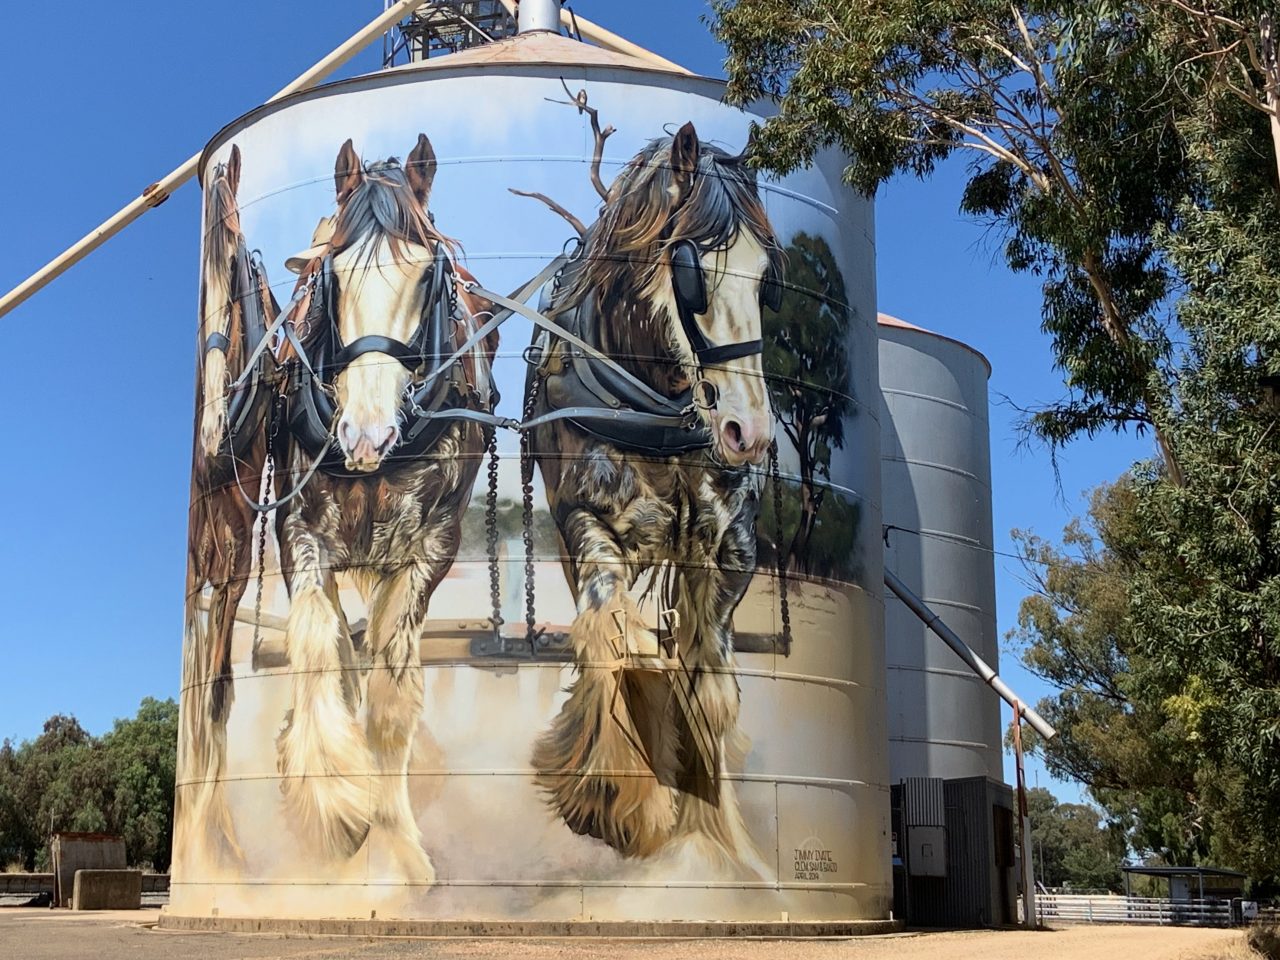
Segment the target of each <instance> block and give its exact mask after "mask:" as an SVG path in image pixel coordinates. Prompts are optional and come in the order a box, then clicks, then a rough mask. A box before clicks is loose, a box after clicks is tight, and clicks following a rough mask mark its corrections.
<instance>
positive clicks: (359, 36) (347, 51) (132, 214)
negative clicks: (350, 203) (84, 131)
mask: <svg viewBox="0 0 1280 960" xmlns="http://www.w3.org/2000/svg"><path fill="white" fill-rule="evenodd" d="M425 2H426V0H399V2H398V3H396V4H394V5H392V6H390V7H388V8H387V9H386V10H384V11H383V12H382V14H381V15H380V16H378V17H376V18H375V19H373V20H371V21H369V23H368V24H367V25H365V26H364V27H362V28H361V29H360V30H359V32H357V33H355V34H354V35H353V36H352V37H351V38H350V39H349V40H347V41H346V42H345V43H343V44H342V45H340V46H339V47H337V48H336V49H335V50H334V51H333V52H332V53H330V54H329V55H328V56H327V57H325V58H324V59H322V60H320V61H318V62H317V63H316V64H315V65H314V66H313V67H312V68H311V69H310V70H308V71H307V72H306V73H304V74H302V75H301V76H300V77H298V78H297V79H296V80H294V81H293V82H292V83H290V84H289V85H288V86H286V87H285V88H284V89H282V90H281V91H280V92H279V93H277V94H276V95H275V96H274V97H272V98H271V100H279V99H280V98H282V97H287V96H289V95H290V94H293V93H298V92H299V91H302V90H306V89H307V88H309V87H313V86H315V85H316V84H317V83H319V82H320V81H321V80H323V79H324V78H325V77H327V76H329V75H330V74H331V73H333V72H334V71H335V70H337V69H338V68H339V67H341V66H343V65H344V64H345V63H347V62H348V61H349V60H351V58H352V57H354V56H355V55H356V54H357V53H359V52H360V51H361V50H362V49H364V47H365V46H367V45H368V44H369V43H370V42H371V41H372V40H375V39H376V38H378V37H379V36H381V35H382V34H384V33H385V32H386V31H387V30H388V29H390V27H391V26H393V25H394V24H396V23H399V22H400V21H401V20H402V19H404V17H406V16H408V15H409V14H410V13H412V12H413V11H414V10H416V9H417V8H418V7H420V6H422V4H423V3H425ZM271 100H268V101H267V102H268V103H270V102H271ZM199 164H200V154H199V153H197V154H196V155H195V156H193V157H191V158H190V159H188V160H187V161H186V162H185V163H183V164H182V165H181V166H180V167H178V168H177V169H175V170H173V171H172V172H170V173H169V174H168V175H166V176H164V177H162V178H161V179H160V180H158V181H156V182H155V183H153V184H151V186H149V187H147V188H146V189H145V190H143V191H142V193H141V195H139V196H138V197H136V198H134V199H133V200H132V201H131V202H130V203H128V204H127V205H126V206H125V207H123V208H122V209H121V210H120V211H119V212H117V213H116V214H115V215H114V216H112V217H110V218H109V219H108V220H106V221H104V222H103V223H101V224H99V225H98V226H97V227H96V228H95V229H93V230H92V231H90V232H89V233H87V234H85V235H84V236H83V237H81V238H80V239H79V240H78V241H76V242H75V243H73V244H72V245H71V246H70V247H68V248H67V249H66V250H64V251H63V252H62V253H61V254H59V255H58V256H57V257H55V258H54V259H53V260H50V261H49V262H48V263H47V264H45V265H44V266H43V267H41V268H40V269H39V270H37V271H36V272H35V273H33V274H32V275H31V276H29V277H27V279H26V280H24V281H22V283H20V284H18V285H17V286H16V287H14V288H13V289H12V290H10V291H9V292H8V293H6V294H5V295H4V296H3V297H0V317H2V316H4V315H5V314H6V313H8V312H9V311H10V310H12V309H13V308H14V307H16V306H17V305H18V304H20V303H22V302H23V301H24V300H26V299H27V298H28V297H30V296H31V295H32V294H33V293H35V292H36V291H37V290H39V289H40V288H41V287H43V286H45V285H46V284H48V283H49V282H50V281H52V280H54V279H56V278H57V277H59V276H61V275H62V274H63V273H65V272H66V271H67V270H68V269H70V268H71V267H73V266H74V265H75V264H77V263H79V262H80V261H81V260H83V259H84V258H85V257H87V256H88V255H89V254H91V253H92V252H93V251H94V250H97V249H98V247H100V246H102V245H103V244H104V243H106V242H107V241H108V240H110V239H111V238H112V237H114V236H115V235H116V234H117V233H119V232H120V231H121V230H123V229H124V228H125V227H127V226H129V224H131V223H133V221H135V220H137V219H138V218H139V217H141V216H142V215H143V214H144V213H146V212H147V211H148V210H150V209H152V208H153V207H158V206H160V204H162V203H164V202H165V201H166V200H168V199H169V194H171V193H173V191H174V190H176V189H177V188H178V187H180V186H182V185H183V184H184V183H186V182H187V181H188V180H190V179H191V178H192V176H194V175H195V173H196V167H197V166H199Z"/></svg>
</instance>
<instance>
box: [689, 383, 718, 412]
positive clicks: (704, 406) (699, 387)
mask: <svg viewBox="0 0 1280 960" xmlns="http://www.w3.org/2000/svg"><path fill="white" fill-rule="evenodd" d="M690 394H691V396H692V399H693V402H692V403H691V404H690V405H689V407H690V409H692V408H695V407H696V408H697V409H699V410H714V409H715V408H716V404H717V403H718V402H719V401H720V395H719V391H717V390H716V385H715V384H714V383H712V382H711V381H710V380H708V379H707V378H706V377H703V378H702V379H701V380H699V381H698V382H697V383H695V384H694V385H693V389H692V390H691V391H690ZM704 396H705V398H706V399H705V400H704V399H703V397H704Z"/></svg>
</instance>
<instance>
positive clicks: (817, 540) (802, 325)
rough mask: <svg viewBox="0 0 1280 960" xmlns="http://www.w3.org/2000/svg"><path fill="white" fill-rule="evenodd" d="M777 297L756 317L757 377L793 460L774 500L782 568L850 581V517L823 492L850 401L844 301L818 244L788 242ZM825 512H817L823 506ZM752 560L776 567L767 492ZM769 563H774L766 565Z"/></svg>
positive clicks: (830, 260) (853, 511) (831, 258)
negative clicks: (773, 306)
mask: <svg viewBox="0 0 1280 960" xmlns="http://www.w3.org/2000/svg"><path fill="white" fill-rule="evenodd" d="M786 253H787V287H786V290H785V291H784V292H783V296H782V303H781V305H780V307H779V310H778V312H777V313H772V312H766V313H765V317H764V368H765V371H766V373H767V375H768V378H769V395H770V399H771V401H772V403H773V409H774V415H775V416H776V417H777V422H778V426H779V427H780V428H781V429H782V433H783V435H784V436H785V437H786V438H787V440H788V441H789V442H790V444H791V447H792V449H793V450H795V452H796V457H797V460H798V474H799V479H800V482H799V485H798V486H797V487H796V488H795V489H794V493H793V491H792V488H791V487H790V486H788V489H787V490H785V491H784V494H783V500H784V503H783V514H784V515H783V517H782V529H783V531H785V533H784V536H787V535H789V542H788V543H786V544H785V546H784V547H783V549H784V550H785V556H786V557H787V564H788V566H789V567H793V568H795V569H797V570H799V571H801V572H802V573H806V574H809V575H812V576H826V577H834V576H841V577H845V576H847V575H848V574H849V573H850V563H851V553H852V550H853V543H854V541H855V540H856V536H855V534H856V530H857V522H858V507H857V505H856V504H855V503H850V502H849V501H847V500H845V499H844V498H842V497H841V496H840V495H839V494H838V493H837V492H835V491H832V490H831V489H830V488H829V486H828V484H829V483H830V481H831V455H832V452H833V451H834V450H838V449H840V448H841V447H843V446H844V430H845V421H846V420H847V419H848V418H849V417H852V416H853V415H854V412H855V408H854V403H853V399H852V397H851V396H850V385H849V356H848V352H847V350H846V348H845V344H846V343H847V342H848V333H849V319H850V316H849V305H848V293H847V291H846V289H845V283H844V276H843V275H842V273H841V271H840V267H839V265H838V264H837V263H836V258H835V255H834V254H833V253H832V252H831V247H830V246H829V245H828V244H827V241H826V240H824V239H822V238H821V237H816V236H811V235H809V234H807V233H798V234H796V236H795V237H794V238H793V239H792V241H791V243H790V244H789V245H788V246H787V250H786ZM824 505H825V506H824ZM759 531H760V538H761V541H762V543H761V547H762V549H761V550H760V554H761V558H762V560H763V558H765V557H769V558H776V556H777V552H778V548H779V545H778V544H775V543H774V539H776V532H777V518H776V517H775V516H774V511H773V493H772V488H770V489H769V490H767V491H766V492H765V503H764V512H763V515H762V517H761V522H760V526H759ZM769 562H770V563H772V562H774V561H773V560H772V559H771V560H770V561H769Z"/></svg>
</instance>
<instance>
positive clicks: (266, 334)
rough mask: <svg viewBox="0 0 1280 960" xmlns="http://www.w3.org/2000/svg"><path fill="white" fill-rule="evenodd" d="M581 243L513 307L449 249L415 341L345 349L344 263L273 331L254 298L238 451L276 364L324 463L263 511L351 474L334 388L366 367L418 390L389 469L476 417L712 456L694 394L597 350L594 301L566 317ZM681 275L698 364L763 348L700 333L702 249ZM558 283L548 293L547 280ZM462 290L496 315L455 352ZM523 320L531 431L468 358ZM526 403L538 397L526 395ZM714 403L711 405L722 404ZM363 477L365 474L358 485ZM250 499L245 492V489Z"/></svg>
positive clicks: (315, 281) (252, 261) (683, 257)
mask: <svg viewBox="0 0 1280 960" xmlns="http://www.w3.org/2000/svg"><path fill="white" fill-rule="evenodd" d="M584 248H585V243H583V242H581V241H580V242H579V243H578V245H577V248H576V249H575V250H574V251H573V253H571V254H565V255H562V256H560V257H557V258H556V259H555V260H553V261H552V262H551V263H550V264H548V265H547V267H545V268H544V269H543V270H542V271H541V272H540V273H539V274H538V275H537V276H536V277H534V278H533V279H531V280H530V281H529V282H528V283H526V284H524V285H523V286H522V287H521V288H520V289H519V290H517V291H515V292H513V293H512V294H511V295H510V296H504V295H502V294H500V293H497V292H495V291H492V290H488V289H486V288H485V287H483V286H481V285H480V284H479V283H476V282H475V281H474V280H464V279H462V278H460V277H459V276H458V274H457V272H456V270H455V269H454V266H453V264H452V261H451V260H450V258H449V256H448V255H447V253H446V252H445V251H444V250H443V248H440V249H437V252H436V257H435V260H434V262H433V264H432V267H431V269H430V270H429V271H428V272H427V273H426V275H425V276H424V278H423V281H422V282H423V283H425V284H427V286H428V289H427V291H426V293H425V296H424V307H423V315H422V318H421V320H420V321H419V323H418V326H417V328H416V329H415V331H414V333H413V336H412V337H410V339H409V341H408V342H407V343H401V342H400V341H398V340H394V339H392V338H390V337H384V336H379V335H369V336H364V337H360V338H359V339H357V340H355V341H353V342H352V343H349V344H344V343H343V342H342V338H341V334H340V332H339V328H338V320H337V293H338V288H337V281H336V279H335V277H334V275H333V252H332V251H329V252H328V253H326V254H325V255H324V256H320V257H316V258H315V259H314V260H312V261H311V263H309V264H308V265H307V267H306V268H305V269H304V270H303V271H302V274H301V275H300V277H299V280H298V284H297V286H296V288H295V290H294V295H293V298H292V299H291V300H290V302H289V303H288V304H287V305H286V306H285V307H284V308H283V309H282V310H281V311H280V313H279V314H278V315H277V316H276V318H275V319H274V320H273V321H272V322H271V323H270V324H267V323H266V320H265V317H264V315H263V313H262V309H261V299H260V298H259V297H257V296H249V297H244V298H242V299H243V301H244V303H245V308H244V324H243V334H242V336H244V337H245V346H246V347H247V346H248V344H250V343H253V344H254V347H253V350H252V352H251V353H250V355H249V357H248V359H247V361H246V364H245V367H244V370H243V371H242V373H241V374H240V376H239V377H237V379H236V380H235V381H233V383H232V384H231V387H230V389H229V391H228V395H229V406H228V425H229V430H228V440H227V441H225V442H227V443H229V444H230V448H231V450H233V451H237V456H239V455H240V452H242V451H245V450H247V449H248V445H249V444H250V443H251V442H252V440H253V436H254V431H255V430H256V429H257V428H259V427H260V426H261V424H262V422H263V420H264V413H265V410H266V406H267V404H268V403H269V402H270V394H271V392H272V391H271V389H270V387H271V386H272V385H273V384H278V383H280V382H281V379H282V378H281V377H280V376H279V375H272V374H269V372H268V366H267V365H268V363H269V362H274V364H275V365H276V366H277V367H279V368H280V369H281V370H282V371H283V396H284V399H285V415H284V423H285V425H286V427H287V429H288V431H289V433H290V434H291V435H292V436H293V437H294V438H295V439H296V441H297V442H298V443H299V445H300V446H301V447H302V448H303V450H304V451H305V452H306V453H307V455H308V456H309V457H310V458H311V460H312V463H311V466H310V468H309V469H308V470H307V471H306V473H305V475H304V476H303V477H302V478H301V480H300V481H299V483H298V485H297V486H296V487H295V488H294V489H293V490H292V491H291V492H290V493H289V494H287V495H286V496H283V497H281V498H280V499H278V500H276V501H275V502H273V503H264V504H256V503H253V501H252V500H251V499H250V498H249V497H248V496H247V495H246V500H248V501H249V502H250V505H251V506H253V508H254V509H255V510H258V511H259V512H266V511H267V510H271V509H274V508H275V507H277V506H279V505H281V504H282V503H284V502H286V501H288V500H290V499H292V498H293V497H295V496H297V494H298V493H300V492H301V490H302V488H303V487H305V486H306V484H307V483H308V482H309V481H310V479H311V477H312V476H314V475H315V473H316V472H317V471H318V470H323V471H324V472H325V473H327V474H331V475H336V476H351V475H353V473H352V472H351V471H348V470H347V468H346V466H345V460H344V458H343V456H342V453H341V451H340V450H339V448H338V446H337V444H336V443H335V442H334V431H335V429H336V425H337V424H336V420H337V414H338V410H337V407H336V404H335V403H334V400H333V397H332V389H333V382H334V380H335V379H336V378H337V376H338V375H339V374H340V373H341V372H342V371H343V370H345V369H346V368H347V367H348V366H350V364H351V363H352V362H353V361H354V360H355V359H356V358H358V357H362V356H365V355H367V354H370V353H378V354H383V355H385V356H386V357H388V358H390V359H392V360H395V361H396V362H398V363H400V364H401V365H403V366H404V367H405V368H406V369H408V370H409V371H411V372H412V373H413V375H414V381H413V382H412V383H411V384H410V386H409V388H408V389H407V391H406V394H405V399H404V402H403V406H402V409H401V420H402V422H403V423H404V424H405V425H406V426H405V428H404V430H403V432H402V435H401V439H400V441H399V442H398V443H397V445H396V446H395V448H394V449H393V450H392V451H391V452H390V453H389V454H388V455H387V458H386V460H387V461H388V462H393V461H405V460H412V459H414V458H416V457H420V456H422V455H423V454H424V453H426V452H427V451H428V450H429V449H430V448H431V447H432V446H433V445H434V444H435V443H436V442H437V441H438V440H439V438H440V436H441V435H442V434H443V432H444V430H445V429H446V428H447V426H448V425H449V423H450V422H453V421H457V420H468V421H472V422H475V423H479V424H482V425H484V426H487V427H492V428H496V427H506V428H510V429H516V430H520V431H527V430H532V429H534V428H535V427H538V426H541V425H543V424H546V423H551V422H554V421H556V420H568V421H569V422H571V423H573V424H574V425H575V426H576V427H577V428H579V429H580V430H583V431H584V432H586V433H588V434H589V435H591V436H594V437H596V438H598V439H601V440H604V441H606V442H608V443H610V444H613V445H615V446H619V447H622V448H624V449H629V450H636V451H641V452H645V453H649V454H654V455H659V456H671V455H675V454H680V453H686V452H690V451H693V450H701V449H706V448H707V447H709V446H711V443H712V438H711V433H710V431H709V429H708V428H707V426H706V423H705V422H704V421H703V419H702V418H701V417H700V416H699V415H698V408H699V402H698V399H697V398H696V397H695V396H694V390H693V388H689V389H686V390H684V391H682V392H681V393H680V394H678V395H677V396H674V397H669V396H666V395H664V394H661V393H659V392H657V391H655V390H654V389H653V388H652V387H650V386H649V385H648V384H646V383H645V382H644V381H642V380H640V379H639V378H638V377H636V376H635V375H634V374H632V373H631V372H630V371H628V370H626V369H625V368H624V367H622V366H621V365H620V364H618V363H617V362H616V361H615V360H614V359H613V358H611V357H609V356H608V355H607V354H606V353H605V352H604V351H603V350H602V349H601V347H600V345H599V324H600V317H599V309H598V306H597V303H596V298H595V296H594V294H592V295H589V296H587V297H586V298H585V299H584V300H583V301H582V302H581V303H579V304H578V305H577V306H576V307H574V308H573V309H572V310H571V311H566V312H563V313H560V314H559V315H558V316H557V319H556V320H552V319H549V318H548V316H547V314H548V313H554V312H555V307H556V298H557V295H558V294H559V293H560V291H561V290H562V289H563V288H564V283H563V281H564V279H565V276H566V274H567V273H568V272H570V271H574V270H579V269H582V264H583V261H582V259H581V253H582V250H583V249H584ZM670 256H671V266H672V274H673V283H674V286H675V293H676V297H675V299H676V303H677V307H678V310H679V315H680V321H681V325H682V327H683V329H684V332H685V335H686V336H687V337H688V339H689V342H690V345H691V347H692V348H693V350H694V353H695V355H696V356H697V358H698V361H699V364H700V365H701V364H710V363H722V362H725V361H727V360H733V359H738V358H741V357H747V356H753V355H756V354H759V353H760V352H761V351H762V349H763V344H762V342H761V341H760V340H750V341H743V342H741V343H732V344H712V343H710V342H709V341H708V339H707V338H706V336H705V334H704V333H703V332H702V330H701V328H700V327H699V326H698V323H697V319H696V318H697V314H700V313H703V312H705V311H706V309H707V293H706V284H705V277H704V276H703V271H702V264H701V260H700V253H699V251H698V248H697V246H696V245H695V244H693V243H692V242H691V241H681V242H680V243H677V244H675V245H673V247H672V250H671V254H670ZM235 270H236V275H237V277H238V278H239V279H240V282H241V283H243V284H244V286H243V287H242V289H252V290H257V289H259V285H260V284H261V278H262V271H261V267H260V264H258V262H257V260H256V257H249V256H248V254H247V252H246V251H245V250H244V245H243V242H242V243H241V245H240V248H239V250H238V251H237V256H236V264H235ZM549 280H550V281H553V282H552V283H551V284H550V286H549V287H547V282H548V281H549ZM459 287H460V288H461V289H463V290H465V291H467V292H468V293H472V294H475V295H477V296H479V297H482V298H484V299H486V300H488V301H490V302H491V303H493V304H494V305H495V307H497V308H499V309H497V310H496V311H495V312H494V313H493V314H492V315H491V316H490V318H489V319H488V320H487V321H486V322H485V323H483V324H482V325H480V326H479V327H478V329H476V330H475V331H474V332H473V333H472V334H471V336H470V337H469V338H468V339H467V340H466V342H464V343H463V344H462V345H461V346H459V347H458V348H457V349H456V350H454V351H453V353H451V354H448V355H446V350H447V347H448V346H449V345H450V344H451V343H452V342H453V336H452V331H453V328H454V325H455V324H462V323H464V322H465V321H466V319H467V317H468V314H466V313H465V307H463V306H462V305H461V304H460V303H459V300H458V297H457V291H458V289H459ZM539 288H546V289H544V293H543V298H542V301H541V302H540V303H539V308H538V309H536V310H535V309H533V308H532V307H530V306H528V305H527V304H526V303H525V302H524V301H525V300H527V299H528V298H529V297H531V296H532V295H533V294H534V293H535V292H536V291H537V290H538V289H539ZM780 295H781V285H780V283H779V282H778V280H777V279H776V278H774V277H772V276H770V277H767V278H766V280H765V284H764V285H763V286H762V291H761V298H762V303H763V304H765V305H768V306H770V307H771V308H773V309H775V310H776V309H777V306H778V299H779V297H780ZM514 314H519V315H521V316H523V317H525V318H526V319H527V320H529V321H530V322H531V323H532V324H533V325H534V327H535V336H534V342H533V344H532V345H531V346H530V347H529V349H528V351H527V352H526V354H525V359H526V361H527V362H528V374H527V378H526V389H527V390H531V389H533V387H534V381H535V378H538V379H540V380H541V381H542V384H541V385H542V390H541V401H540V405H541V407H542V412H540V413H538V415H536V416H534V417H532V418H530V419H528V420H525V421H524V422H521V421H517V420H512V419H509V418H505V417H500V416H498V415H496V414H494V413H493V410H494V409H495V407H496V406H497V403H498V392H497V389H496V387H494V386H493V385H492V383H491V384H490V385H489V390H488V396H480V393H479V390H478V389H477V387H476V385H475V384H472V383H470V382H468V379H467V376H466V374H465V371H464V367H463V364H462V362H461V361H462V360H463V359H464V358H465V357H466V355H467V354H469V353H470V352H472V351H473V350H476V349H477V348H479V346H480V345H481V344H482V343H483V341H484V340H485V339H486V338H487V337H488V336H489V335H490V334H491V333H493V332H494V331H495V330H496V329H498V327H500V326H501V325H502V324H503V323H504V322H505V321H506V320H508V319H510V317H511V316H512V315H514ZM229 346H230V340H229V339H228V338H227V337H226V335H225V334H220V333H214V334H211V335H210V336H209V338H208V341H207V342H206V345H205V349H206V350H210V349H215V348H216V349H223V350H226V349H227V348H228V347H229ZM526 395H527V394H526ZM713 405H714V398H712V399H711V400H710V401H709V402H707V403H704V404H703V406H713ZM360 475H361V476H364V475H365V474H360ZM242 492H243V491H242Z"/></svg>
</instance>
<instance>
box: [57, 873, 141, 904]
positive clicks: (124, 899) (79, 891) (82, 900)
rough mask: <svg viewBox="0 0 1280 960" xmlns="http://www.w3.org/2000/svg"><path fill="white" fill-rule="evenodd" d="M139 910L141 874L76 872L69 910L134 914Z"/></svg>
mask: <svg viewBox="0 0 1280 960" xmlns="http://www.w3.org/2000/svg"><path fill="white" fill-rule="evenodd" d="M141 907H142V871H141V870H77V871H76V878H75V885H74V887H73V888H72V894H71V909H72V910H138V909H140V908H141Z"/></svg>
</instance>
